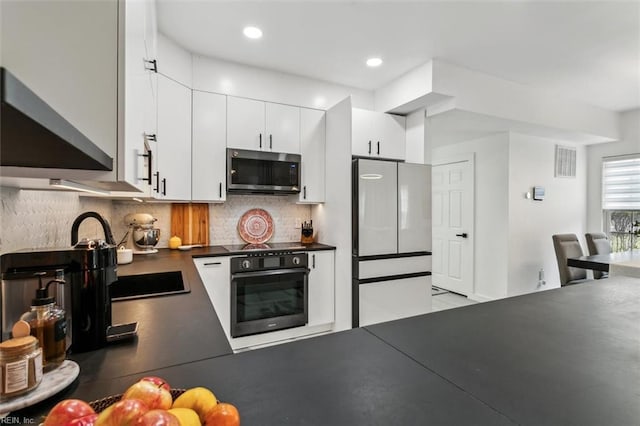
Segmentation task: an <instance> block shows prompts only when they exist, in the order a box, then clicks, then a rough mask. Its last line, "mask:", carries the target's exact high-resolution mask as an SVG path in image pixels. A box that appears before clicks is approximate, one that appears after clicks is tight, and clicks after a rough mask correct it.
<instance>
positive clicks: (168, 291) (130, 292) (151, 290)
mask: <svg viewBox="0 0 640 426" xmlns="http://www.w3.org/2000/svg"><path fill="white" fill-rule="evenodd" d="M190 291H191V289H190V288H189V285H188V284H187V283H186V281H185V280H183V278H182V272H180V271H171V272H159V273H154V274H140V275H125V276H120V277H118V280H117V281H116V282H114V283H113V284H111V285H110V286H109V293H110V295H111V300H112V301H114V302H117V301H120V300H131V299H143V298H147V297H156V296H168V295H173V294H181V293H189V292H190Z"/></svg>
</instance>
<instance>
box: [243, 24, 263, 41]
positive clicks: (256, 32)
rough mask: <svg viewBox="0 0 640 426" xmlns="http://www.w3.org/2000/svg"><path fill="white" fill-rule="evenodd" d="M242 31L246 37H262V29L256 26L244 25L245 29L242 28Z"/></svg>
mask: <svg viewBox="0 0 640 426" xmlns="http://www.w3.org/2000/svg"><path fill="white" fill-rule="evenodd" d="M242 32H243V33H244V35H245V36H246V37H249V38H254V39H255V38H261V37H262V30H261V29H260V28H258V27H245V29H244V30H242Z"/></svg>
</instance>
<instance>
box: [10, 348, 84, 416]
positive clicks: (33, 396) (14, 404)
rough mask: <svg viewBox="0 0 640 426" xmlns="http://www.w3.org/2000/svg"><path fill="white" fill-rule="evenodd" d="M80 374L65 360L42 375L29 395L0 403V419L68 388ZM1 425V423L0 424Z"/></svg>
mask: <svg viewBox="0 0 640 426" xmlns="http://www.w3.org/2000/svg"><path fill="white" fill-rule="evenodd" d="M78 374H80V367H79V366H78V364H76V363H75V362H74V361H71V360H68V359H67V360H65V361H64V362H63V363H62V365H60V367H58V368H56V369H55V370H52V371H48V372H46V373H44V374H43V375H42V381H41V382H40V385H39V386H38V387H37V388H35V389H34V390H32V391H31V392H29V393H26V394H24V395H20V396H16V397H15V398H12V399H8V400H6V401H4V402H1V403H0V417H4V416H6V415H7V414H9V413H11V412H12V411H16V410H20V409H21V408H25V407H29V406H31V405H33V404H37V403H38V402H40V401H43V400H45V399H47V398H49V397H50V396H53V395H55V394H57V393H58V392H60V391H61V390H62V389H64V388H66V387H67V386H69V385H70V384H71V383H72V382H73V381H74V380H75V379H76V377H78ZM0 423H1V422H0Z"/></svg>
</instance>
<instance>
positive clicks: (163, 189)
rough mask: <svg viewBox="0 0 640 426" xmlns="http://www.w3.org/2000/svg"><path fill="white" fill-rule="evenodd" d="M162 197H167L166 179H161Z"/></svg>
mask: <svg viewBox="0 0 640 426" xmlns="http://www.w3.org/2000/svg"><path fill="white" fill-rule="evenodd" d="M162 195H167V178H162Z"/></svg>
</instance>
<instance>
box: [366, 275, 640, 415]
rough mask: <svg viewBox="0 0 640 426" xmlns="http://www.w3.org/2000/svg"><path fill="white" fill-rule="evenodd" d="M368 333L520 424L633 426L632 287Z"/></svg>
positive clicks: (613, 284) (524, 301) (637, 333)
mask: <svg viewBox="0 0 640 426" xmlns="http://www.w3.org/2000/svg"><path fill="white" fill-rule="evenodd" d="M367 330H369V331H370V332H372V333H373V334H374V335H376V336H378V337H379V338H380V339H382V340H384V341H385V342H387V343H389V344H391V345H392V346H393V347H394V348H396V349H398V350H399V351H401V352H402V353H404V354H406V355H407V356H409V357H410V358H412V359H414V360H416V361H417V362H419V363H420V364H421V365H423V366H424V367H425V368H427V369H429V370H432V371H436V372H437V373H438V374H439V375H441V376H443V377H445V378H447V379H448V380H450V381H451V382H452V383H454V384H455V385H456V386H459V387H460V388H462V389H464V390H465V391H467V392H468V393H469V394H471V395H472V396H474V397H475V398H477V399H478V400H480V401H483V402H484V403H486V404H487V405H488V406H491V407H494V408H495V409H497V410H499V411H500V412H501V413H504V414H505V415H506V416H508V417H509V418H510V419H512V420H513V421H515V422H517V423H520V424H530V425H542V424H554V425H561V424H576V425H588V424H592V425H605V424H609V425H631V424H637V422H638V419H640V280H638V279H635V278H627V277H616V278H615V279H614V278H609V279H604V280H598V281H593V282H589V283H584V284H580V285H575V286H568V287H564V288H560V289H555V290H549V291H543V292H539V293H534V294H529V295H524V296H519V297H511V298H508V299H502V300H498V301H494V302H488V303H482V304H477V305H471V306H468V307H465V308H463V309H453V310H448V311H442V312H437V313H433V314H428V315H424V316H420V317H414V318H407V319H403V320H398V321H393V322H388V323H383V324H377V325H373V326H369V327H367ZM417 336H425V338H424V339H419V338H416V337H417Z"/></svg>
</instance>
